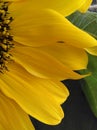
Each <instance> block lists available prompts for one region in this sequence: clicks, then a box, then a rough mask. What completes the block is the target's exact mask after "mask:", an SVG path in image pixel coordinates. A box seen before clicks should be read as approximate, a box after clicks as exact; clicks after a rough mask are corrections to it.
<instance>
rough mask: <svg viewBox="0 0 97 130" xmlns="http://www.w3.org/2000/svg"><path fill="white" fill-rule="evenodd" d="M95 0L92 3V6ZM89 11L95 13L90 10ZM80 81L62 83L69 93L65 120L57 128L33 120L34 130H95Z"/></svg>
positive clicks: (94, 121) (96, 125)
mask: <svg viewBox="0 0 97 130" xmlns="http://www.w3.org/2000/svg"><path fill="white" fill-rule="evenodd" d="M95 4H97V0H94V1H93V5H95ZM91 11H97V8H94V9H93V8H92V9H91ZM80 82H82V81H72V80H68V81H64V82H63V83H65V84H66V85H67V87H68V89H69V91H70V96H69V98H68V100H67V101H66V102H65V103H64V104H63V105H62V107H63V110H64V113H65V118H64V119H63V120H62V122H61V124H59V125H57V126H49V125H45V124H43V123H41V122H39V121H37V120H35V119H33V118H31V120H32V122H33V123H34V126H35V128H36V130H97V118H96V117H95V116H94V115H93V113H92V111H91V110H90V107H89V105H88V102H87V100H86V98H85V96H84V94H83V92H82V90H81V86H80Z"/></svg>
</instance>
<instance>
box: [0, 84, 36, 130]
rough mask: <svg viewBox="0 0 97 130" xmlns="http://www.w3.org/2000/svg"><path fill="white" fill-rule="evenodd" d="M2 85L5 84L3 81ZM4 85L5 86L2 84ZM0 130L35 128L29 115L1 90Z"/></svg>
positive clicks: (30, 129)
mask: <svg viewBox="0 0 97 130" xmlns="http://www.w3.org/2000/svg"><path fill="white" fill-rule="evenodd" d="M1 85H3V84H2V83H1ZM2 87H4V86H2ZM0 130H35V129H34V127H33V125H32V123H31V121H30V119H29V117H28V115H27V114H26V113H25V112H24V111H23V110H22V109H21V108H20V107H19V106H18V105H17V104H16V103H15V102H14V101H13V100H12V99H10V98H8V97H6V96H5V95H4V94H3V93H2V92H1V90H0Z"/></svg>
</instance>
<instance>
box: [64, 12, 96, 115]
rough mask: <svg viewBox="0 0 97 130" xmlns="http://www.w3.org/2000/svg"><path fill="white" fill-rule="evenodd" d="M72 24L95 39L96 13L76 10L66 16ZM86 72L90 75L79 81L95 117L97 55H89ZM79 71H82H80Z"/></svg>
mask: <svg viewBox="0 0 97 130" xmlns="http://www.w3.org/2000/svg"><path fill="white" fill-rule="evenodd" d="M67 18H68V19H69V20H70V21H71V22H72V23H73V24H74V25H76V26H77V27H79V28H80V29H82V30H84V31H86V32H87V33H89V34H90V35H92V36H93V37H94V38H96V39H97V13H95V12H89V11H88V12H87V13H85V14H82V13H79V12H76V13H74V14H72V15H70V16H69V17H67ZM87 71H88V72H91V73H92V74H91V76H88V77H86V78H84V81H81V86H82V90H83V92H84V94H85V96H86V98H87V100H88V102H89V105H90V108H91V110H92V112H93V113H94V115H95V116H96V117H97V57H96V56H92V55H89V63H88V68H87ZM80 73H82V74H83V73H84V70H83V71H80Z"/></svg>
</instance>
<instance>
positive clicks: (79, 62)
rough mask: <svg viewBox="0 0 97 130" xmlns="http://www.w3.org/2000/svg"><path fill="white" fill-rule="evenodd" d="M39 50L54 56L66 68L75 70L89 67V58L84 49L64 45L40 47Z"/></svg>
mask: <svg viewBox="0 0 97 130" xmlns="http://www.w3.org/2000/svg"><path fill="white" fill-rule="evenodd" d="M37 49H40V50H42V51H44V52H46V53H48V54H49V55H52V56H54V57H55V58H56V59H58V60H59V61H60V62H62V63H63V64H64V65H65V66H68V67H70V68H71V69H73V70H80V69H86V67H87V63H88V56H87V54H86V52H85V51H84V50H83V49H79V48H76V47H73V46H68V45H64V44H62V43H60V44H55V45H51V46H44V47H39V48H37Z"/></svg>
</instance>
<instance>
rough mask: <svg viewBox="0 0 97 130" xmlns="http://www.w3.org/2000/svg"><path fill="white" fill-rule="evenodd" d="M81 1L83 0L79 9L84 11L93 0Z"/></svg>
mask: <svg viewBox="0 0 97 130" xmlns="http://www.w3.org/2000/svg"><path fill="white" fill-rule="evenodd" d="M83 1H84V2H83V4H82V6H81V7H80V8H79V11H81V12H83V13H84V12H86V11H87V10H88V8H89V6H90V5H91V3H92V1H93V0H83Z"/></svg>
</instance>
